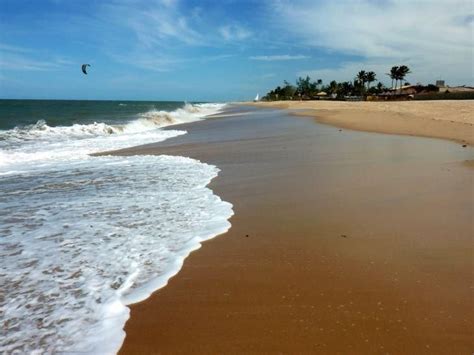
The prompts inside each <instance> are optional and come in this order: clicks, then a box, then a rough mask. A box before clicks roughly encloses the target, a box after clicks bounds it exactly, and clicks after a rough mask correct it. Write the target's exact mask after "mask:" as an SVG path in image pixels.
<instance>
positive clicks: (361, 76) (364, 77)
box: [356, 70, 367, 87]
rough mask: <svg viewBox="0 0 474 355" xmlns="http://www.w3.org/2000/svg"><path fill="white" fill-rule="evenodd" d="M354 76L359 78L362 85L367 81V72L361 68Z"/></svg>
mask: <svg viewBox="0 0 474 355" xmlns="http://www.w3.org/2000/svg"><path fill="white" fill-rule="evenodd" d="M356 78H357V80H359V82H360V83H361V84H362V86H364V87H365V82H366V81H367V73H366V72H365V70H361V71H360V72H358V73H357V76H356Z"/></svg>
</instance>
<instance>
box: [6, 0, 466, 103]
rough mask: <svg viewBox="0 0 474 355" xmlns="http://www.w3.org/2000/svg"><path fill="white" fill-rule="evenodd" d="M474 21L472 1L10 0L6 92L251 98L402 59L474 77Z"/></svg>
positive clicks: (423, 69) (420, 68)
mask: <svg viewBox="0 0 474 355" xmlns="http://www.w3.org/2000/svg"><path fill="white" fill-rule="evenodd" d="M473 23H474V2H473V1H472V0H449V1H447V0H431V1H428V0H425V1H414V0H410V1H408V0H407V1H390V0H380V1H376V0H351V1H349V0H347V1H344V0H341V1H329V0H328V1H317V0H301V1H296V0H293V1H290V0H288V1H287V0H268V1H267V0H259V1H250V0H219V1H217V0H212V1H211V0H209V1H197V0H156V1H153V0H146V1H145V0H143V1H140V0H136V1H132V0H103V1H98V0H95V1H94V0H81V1H79V0H49V1H48V0H35V1H33V0H0V98H59V99H67V98H72V99H139V100H140V99H142V100H188V101H193V100H204V101H223V100H242V99H249V98H252V97H253V96H255V94H256V93H257V92H259V93H260V94H263V93H265V92H266V91H268V90H269V89H271V88H273V87H274V86H276V85H278V84H280V83H282V82H283V80H285V79H286V80H288V81H290V82H294V81H295V79H296V78H297V77H298V76H304V75H310V76H311V77H312V78H313V79H322V80H323V81H324V82H329V81H330V80H332V79H336V80H352V79H353V77H354V75H355V73H356V72H357V71H359V70H361V69H364V70H372V71H375V72H376V74H377V78H378V79H379V80H381V81H383V82H384V83H386V84H389V82H390V80H389V78H388V77H387V76H386V75H385V73H386V72H388V71H389V69H390V67H391V66H393V65H400V64H406V65H408V66H409V67H410V68H411V70H412V72H413V73H412V74H410V75H409V76H408V78H407V79H408V81H409V82H411V83H416V82H421V83H425V84H427V83H432V82H434V81H435V80H437V79H444V80H446V82H447V83H448V84H449V85H459V84H469V85H473V84H474V79H473V44H474V43H473ZM82 63H90V64H91V68H90V73H89V75H88V76H85V75H83V74H82V73H81V71H80V66H81V64H82Z"/></svg>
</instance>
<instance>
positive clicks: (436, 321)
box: [115, 106, 474, 354]
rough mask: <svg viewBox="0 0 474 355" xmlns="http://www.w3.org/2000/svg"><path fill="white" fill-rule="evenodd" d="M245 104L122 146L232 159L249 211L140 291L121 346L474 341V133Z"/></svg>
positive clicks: (230, 181)
mask: <svg viewBox="0 0 474 355" xmlns="http://www.w3.org/2000/svg"><path fill="white" fill-rule="evenodd" d="M230 111H231V112H230V115H228V117H223V118H219V119H212V117H211V119H208V120H206V121H201V122H196V123H191V124H185V125H182V126H181V128H184V129H186V130H187V131H188V134H187V135H184V136H180V137H176V138H173V139H169V140H167V141H164V142H161V143H157V144H150V145H147V146H142V147H134V148H130V149H126V150H122V151H119V152H115V154H120V155H136V154H170V155H180V156H188V157H191V158H194V159H198V160H200V161H203V162H206V163H209V164H213V165H216V166H217V167H218V168H219V169H221V172H220V173H219V176H218V177H217V178H216V179H214V180H213V181H212V182H211V184H210V185H208V188H210V189H211V190H213V192H214V193H215V194H216V195H218V196H219V197H220V198H221V199H223V200H225V201H229V202H230V203H232V204H233V205H234V213H235V214H234V216H233V217H231V219H230V223H231V225H232V227H231V229H230V230H229V231H228V232H227V233H225V234H224V235H220V236H219V237H216V238H214V239H212V242H211V241H209V242H206V243H203V248H201V249H200V250H199V252H197V253H192V254H191V255H190V256H189V257H188V258H187V259H186V261H185V263H184V266H183V268H182V269H181V271H180V272H179V273H178V275H177V276H176V277H173V278H171V279H170V280H169V283H168V285H167V286H166V287H165V288H162V289H160V290H158V291H157V292H155V293H154V294H153V295H152V296H151V297H150V298H149V299H147V300H145V301H144V302H141V303H137V304H133V305H131V318H130V320H129V321H128V322H127V324H126V327H125V331H126V334H127V335H126V339H125V342H124V344H123V347H122V349H121V351H120V353H122V354H128V353H130V354H132V353H137V352H140V353H152V352H155V353H156V352H157V351H160V352H164V353H169V352H173V353H216V352H217V353H225V352H247V353H248V352H254V353H255V352H289V353H290V352H327V351H332V352H337V351H339V352H347V351H350V352H354V353H367V352H377V351H388V352H406V351H412V352H415V351H416V352H418V353H432V351H433V349H436V350H439V351H440V352H453V351H470V349H472V346H473V345H474V344H473V343H472V338H471V337H470V334H472V329H473V326H472V320H470V319H469V318H466V317H465V310H466V309H468V308H469V307H471V306H472V300H471V298H470V296H471V295H472V291H471V290H470V288H469V285H465V280H466V278H469V275H471V277H472V270H471V269H470V264H469V262H470V261H469V260H470V255H472V246H471V245H470V241H471V239H470V237H469V229H470V228H472V222H470V221H471V220H470V218H471V216H472V208H473V206H472V201H470V200H469V196H468V194H466V190H468V189H469V186H472V176H471V174H472V170H471V169H470V168H469V167H467V166H466V164H460V162H463V161H466V160H468V158H469V154H468V151H467V150H466V149H462V148H460V147H459V146H457V145H453V144H452V143H450V142H445V141H437V140H425V139H423V140H421V139H419V138H410V137H400V136H381V135H377V134H373V133H361V132H352V131H347V132H340V130H339V129H336V128H334V127H331V126H324V125H319V124H317V123H315V122H313V121H311V120H298V119H295V118H294V117H291V116H289V115H288V114H287V113H286V112H285V111H283V110H277V111H271V110H255V109H254V108H252V109H248V108H246V107H243V106H240V107H237V108H231V109H230ZM222 116H225V115H222ZM176 127H177V126H173V127H172V128H173V129H174V128H176ZM468 149H470V148H468ZM408 151H410V154H408V155H407V154H406V152H408ZM433 177H436V178H434V179H433ZM427 179H428V180H427ZM295 186H298V188H297V189H296V188H295ZM453 186H456V188H455V189H453ZM439 201H443V205H442V206H441V205H440V203H439ZM441 207H442V208H441ZM419 211H423V213H422V214H421V215H420V212H419ZM374 216H376V218H374ZM446 235H452V236H455V237H454V238H452V240H446V238H445V236H446ZM440 258H441V259H440ZM444 260H446V263H447V264H446V265H450V267H449V268H446V267H445V261H444ZM453 272H455V273H454V274H453ZM462 280H464V282H463V281H462ZM420 295H422V298H421V299H420V297H419V296H420ZM440 310H442V312H443V313H439V311H440ZM441 334H444V335H441ZM446 334H448V335H446Z"/></svg>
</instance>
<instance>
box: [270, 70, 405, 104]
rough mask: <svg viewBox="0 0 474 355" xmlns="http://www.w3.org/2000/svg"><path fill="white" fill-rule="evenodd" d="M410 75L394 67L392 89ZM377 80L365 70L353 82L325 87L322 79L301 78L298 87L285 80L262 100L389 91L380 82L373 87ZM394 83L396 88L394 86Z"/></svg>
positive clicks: (371, 93) (361, 94)
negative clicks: (323, 94)
mask: <svg viewBox="0 0 474 355" xmlns="http://www.w3.org/2000/svg"><path fill="white" fill-rule="evenodd" d="M409 73H411V72H410V69H409V68H408V67H407V66H406V65H401V66H394V67H392V68H391V69H390V72H389V73H387V75H388V76H389V77H390V78H391V79H392V88H395V89H397V87H398V86H397V84H400V88H401V87H402V85H403V81H404V80H405V77H406V76H407V74H409ZM376 80H377V76H376V74H375V73H374V72H373V71H365V70H361V71H359V72H358V73H357V75H356V76H355V78H354V80H352V81H343V82H337V81H335V80H332V81H331V82H329V84H327V85H324V84H323V81H322V80H321V79H317V80H315V81H312V80H311V78H310V77H309V76H306V78H302V77H299V78H298V79H297V80H296V85H292V84H290V83H289V82H288V81H286V80H285V81H284V82H283V85H282V86H278V87H276V88H275V89H273V90H271V91H269V92H268V93H267V94H266V95H265V96H264V97H263V98H262V100H267V101H275V100H299V99H303V100H309V99H312V98H315V97H318V96H320V95H322V93H325V94H327V95H330V96H331V97H333V98H336V97H344V96H364V95H376V94H380V93H382V92H385V91H387V88H386V87H385V86H384V85H383V83H382V82H380V81H379V82H378V83H377V84H376V85H374V86H372V85H371V84H372V83H374V82H375V81H376ZM394 82H395V87H394V86H393V84H394ZM406 84H408V83H406ZM318 94H319V95H318Z"/></svg>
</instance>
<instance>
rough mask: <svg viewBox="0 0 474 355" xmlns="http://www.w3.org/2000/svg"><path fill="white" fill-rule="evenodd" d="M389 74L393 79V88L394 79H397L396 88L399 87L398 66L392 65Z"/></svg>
mask: <svg viewBox="0 0 474 355" xmlns="http://www.w3.org/2000/svg"><path fill="white" fill-rule="evenodd" d="M387 75H388V76H389V77H390V79H392V89H393V81H394V80H395V89H396V88H397V81H398V66H394V67H392V69H390V73H387Z"/></svg>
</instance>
